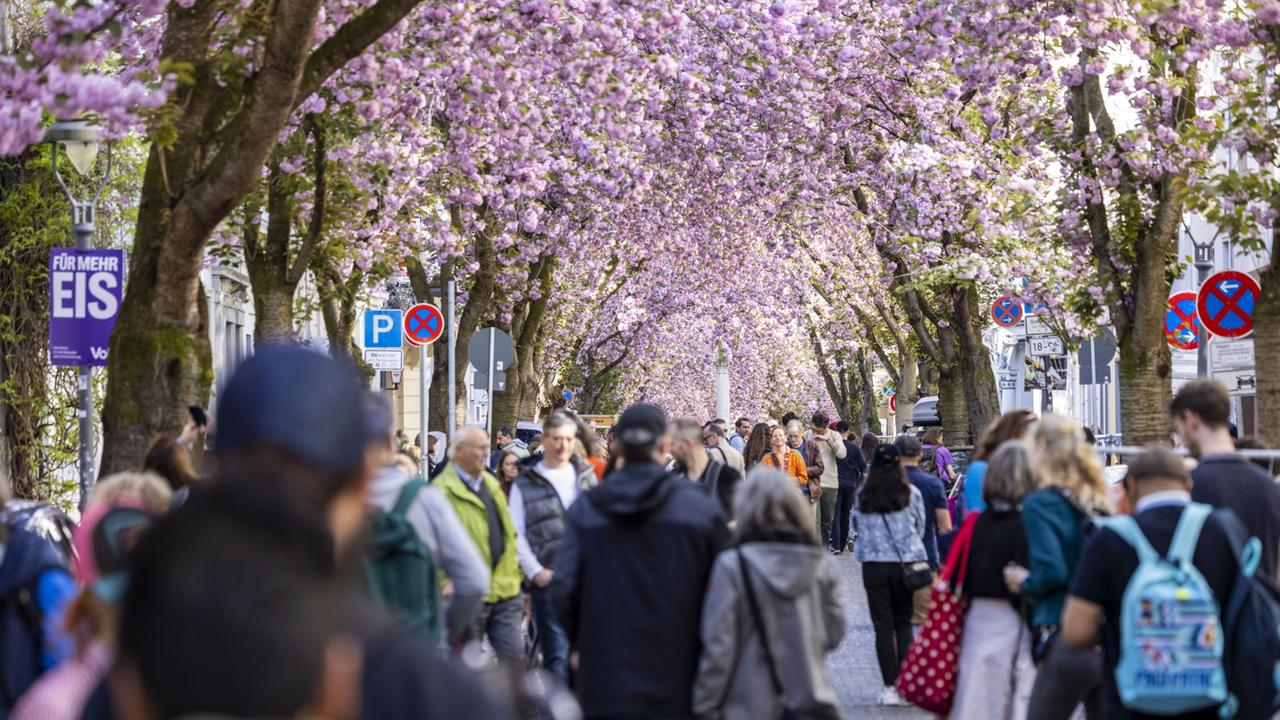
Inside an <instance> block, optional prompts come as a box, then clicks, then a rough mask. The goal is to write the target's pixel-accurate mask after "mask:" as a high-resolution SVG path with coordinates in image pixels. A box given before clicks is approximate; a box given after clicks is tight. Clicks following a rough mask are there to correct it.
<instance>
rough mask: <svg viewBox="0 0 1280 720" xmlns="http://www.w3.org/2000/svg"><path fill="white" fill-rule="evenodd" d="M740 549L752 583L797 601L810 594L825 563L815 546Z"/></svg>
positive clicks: (769, 545)
mask: <svg viewBox="0 0 1280 720" xmlns="http://www.w3.org/2000/svg"><path fill="white" fill-rule="evenodd" d="M740 549H741V551H742V556H743V559H744V560H746V561H747V567H749V568H750V569H751V571H752V574H753V575H754V577H755V579H756V580H757V581H763V582H764V585H765V587H767V588H769V591H770V592H772V593H773V594H774V595H778V596H780V597H784V598H796V597H800V596H801V595H804V594H805V593H807V592H809V591H810V590H812V589H813V585H814V582H816V581H817V578H818V573H820V572H821V571H822V566H823V563H825V562H826V553H824V552H823V551H822V548H820V547H818V546H816V545H808V544H799V543H781V542H752V543H746V544H745V545H742V546H741V547H740ZM756 587H759V585H757V586H756Z"/></svg>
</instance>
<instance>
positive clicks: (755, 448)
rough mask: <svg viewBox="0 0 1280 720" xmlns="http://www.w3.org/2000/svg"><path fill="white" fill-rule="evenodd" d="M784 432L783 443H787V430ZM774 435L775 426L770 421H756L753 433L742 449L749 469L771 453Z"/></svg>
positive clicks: (752, 429)
mask: <svg viewBox="0 0 1280 720" xmlns="http://www.w3.org/2000/svg"><path fill="white" fill-rule="evenodd" d="M782 434H783V438H784V439H783V444H786V439H785V438H786V431H785V430H784V431H783V433H782ZM772 437H773V428H771V427H770V426H769V424H768V423H756V424H755V426H754V427H752V428H751V435H750V437H748V438H747V444H746V445H745V446H744V449H743V451H742V457H743V459H744V460H745V461H746V467H747V470H751V468H753V467H755V466H756V464H757V463H759V462H761V461H762V460H764V456H765V455H767V454H769V448H770V446H771V438H772Z"/></svg>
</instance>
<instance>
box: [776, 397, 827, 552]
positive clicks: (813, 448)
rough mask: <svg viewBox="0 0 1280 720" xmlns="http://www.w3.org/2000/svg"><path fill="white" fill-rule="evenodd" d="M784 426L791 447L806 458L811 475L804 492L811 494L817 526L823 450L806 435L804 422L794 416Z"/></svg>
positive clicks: (806, 466) (806, 471) (805, 465)
mask: <svg viewBox="0 0 1280 720" xmlns="http://www.w3.org/2000/svg"><path fill="white" fill-rule="evenodd" d="M782 427H783V428H785V429H786V431H787V444H788V445H790V446H791V449H793V450H796V451H798V452H799V453H800V457H801V458H803V459H804V469H805V474H806V475H807V476H808V477H809V482H808V484H806V485H805V489H804V493H805V494H806V495H808V496H809V501H810V506H811V507H812V509H813V522H814V527H817V523H818V520H819V519H820V518H819V513H818V503H820V502H821V498H822V472H823V470H825V469H826V467H825V466H824V465H823V462H822V451H821V450H819V449H818V444H817V443H816V442H814V441H813V440H810V439H809V438H807V437H805V429H804V423H802V422H800V421H799V420H797V419H794V418H793V419H791V420H788V421H787V422H785V423H783V424H782Z"/></svg>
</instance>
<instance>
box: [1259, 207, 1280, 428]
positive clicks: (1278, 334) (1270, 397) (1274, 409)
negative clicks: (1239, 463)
mask: <svg viewBox="0 0 1280 720" xmlns="http://www.w3.org/2000/svg"><path fill="white" fill-rule="evenodd" d="M1271 237H1272V238H1273V239H1272V247H1271V260H1270V261H1269V262H1268V263H1267V265H1266V266H1265V267H1263V268H1262V269H1261V271H1260V272H1259V285H1261V286H1262V294H1261V296H1260V297H1259V298H1258V305H1257V307H1256V308H1254V310H1253V356H1254V357H1255V358H1276V357H1280V252H1278V251H1277V248H1276V246H1275V244H1274V243H1275V242H1276V241H1277V240H1280V219H1277V220H1275V221H1273V223H1272V226H1271ZM1255 363H1257V361H1256V360H1255ZM1259 369H1261V368H1259ZM1256 377H1257V378H1258V435H1259V436H1260V437H1261V438H1262V440H1263V442H1265V443H1266V444H1267V446H1268V447H1280V373H1274V372H1259V373H1257V375H1256Z"/></svg>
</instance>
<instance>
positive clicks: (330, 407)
mask: <svg viewBox="0 0 1280 720" xmlns="http://www.w3.org/2000/svg"><path fill="white" fill-rule="evenodd" d="M371 430H372V428H370V427H369V419H368V416H367V414H366V412H365V389H364V383H362V382H361V380H360V376H359V375H358V374H357V373H356V371H355V368H353V367H352V366H351V365H349V364H347V363H344V362H340V361H338V360H335V359H334V358H331V357H329V356H328V355H325V354H323V353H320V352H317V351H315V350H311V349H308V348H303V347H297V346H290V347H276V348H269V349H266V350H263V351H261V352H259V353H257V354H256V355H254V356H253V357H251V358H249V359H248V360H245V361H244V362H243V363H241V364H240V367H239V369H237V370H236V373H235V375H233V376H232V377H231V380H230V381H229V382H228V383H227V385H226V387H225V388H223V391H222V393H221V395H220V396H219V398H218V442H217V446H216V447H217V452H218V453H219V454H220V455H228V454H234V453H236V452H238V451H243V450H248V449H250V448H253V447H255V446H257V445H269V446H274V447H278V448H280V449H282V450H286V451H288V452H289V453H292V454H293V455H296V456H297V457H298V458H299V459H300V460H302V461H303V462H306V463H308V464H309V465H312V466H313V467H315V468H317V469H319V470H323V471H325V472H331V473H339V474H342V473H349V472H352V471H354V470H356V469H357V468H358V467H360V465H361V463H362V462H364V454H365V447H366V444H367V443H368V441H369V439H370V436H371V435H372V434H373V433H372V432H371Z"/></svg>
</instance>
